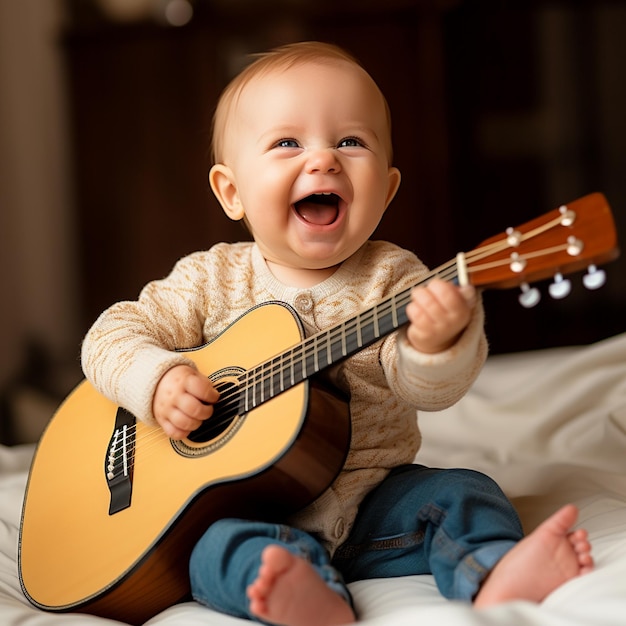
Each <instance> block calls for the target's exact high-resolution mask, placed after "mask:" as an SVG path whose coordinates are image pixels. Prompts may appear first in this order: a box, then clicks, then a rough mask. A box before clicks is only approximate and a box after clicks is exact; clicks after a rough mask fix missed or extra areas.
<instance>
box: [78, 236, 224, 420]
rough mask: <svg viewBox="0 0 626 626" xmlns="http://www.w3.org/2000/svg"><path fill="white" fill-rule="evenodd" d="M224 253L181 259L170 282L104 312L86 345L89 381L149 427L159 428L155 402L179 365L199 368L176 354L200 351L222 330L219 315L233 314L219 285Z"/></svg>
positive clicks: (84, 361) (84, 360)
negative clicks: (213, 329) (210, 332)
mask: <svg viewBox="0 0 626 626" xmlns="http://www.w3.org/2000/svg"><path fill="white" fill-rule="evenodd" d="M224 245H225V244H224ZM221 252H222V250H221V249H220V247H219V246H216V247H215V248H214V249H211V250H210V251H209V252H201V253H195V254H192V255H190V256H188V257H185V258H183V259H181V260H180V261H179V262H178V263H177V264H176V266H175V267H174V269H173V270H172V272H171V273H170V275H169V276H167V277H166V278H164V279H162V280H157V281H153V282H151V283H148V284H147V285H146V286H145V287H144V289H143V290H142V292H141V294H140V295H139V298H138V300H136V301H124V302H118V303H116V304H114V305H113V306H111V307H110V308H109V309H107V310H106V311H104V312H103V313H102V314H101V315H100V317H99V318H98V319H97V320H96V322H95V323H94V324H93V326H92V327H91V329H90V330H89V332H88V333H87V335H86V337H85V339H84V340H83V344H82V351H81V361H82V367H83V371H84V373H85V376H86V377H87V379H88V380H89V381H90V382H91V383H92V384H93V386H94V387H95V388H96V389H97V390H98V391H99V392H100V393H102V394H103V395H104V396H106V397H108V398H109V399H110V400H112V401H114V402H115V403H116V404H118V405H120V406H123V407H124V408H126V409H127V410H129V411H130V412H131V413H133V414H134V415H135V416H136V417H137V418H138V419H140V420H142V421H144V422H147V423H154V422H155V420H154V416H153V413H152V398H153V395H154V391H155V389H156V386H157V384H158V382H159V380H160V379H161V377H162V376H163V374H164V373H165V372H166V371H167V370H169V369H171V368H172V367H174V366H175V365H180V364H187V365H191V366H192V367H195V365H194V364H193V362H192V361H191V360H190V359H188V358H187V357H186V356H185V355H184V353H181V352H176V350H177V349H182V348H194V347H198V346H200V345H201V344H202V343H204V342H205V341H206V336H205V335H206V333H205V332H204V329H205V328H206V327H207V326H211V325H215V326H217V327H221V324H222V322H221V321H220V320H219V319H218V318H219V312H220V311H223V310H224V309H226V308H227V307H224V306H223V304H224V303H222V302H220V298H222V297H223V296H222V293H223V290H220V289H217V285H216V282H217V281H219V280H220V278H219V276H220V272H219V271H218V270H217V269H216V268H217V267H219V259H220V256H223V257H224V258H225V254H221ZM221 278H222V279H224V276H223V275H222V276H221ZM213 318H214V319H213Z"/></svg>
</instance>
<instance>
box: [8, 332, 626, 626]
mask: <svg viewBox="0 0 626 626" xmlns="http://www.w3.org/2000/svg"><path fill="white" fill-rule="evenodd" d="M420 424H421V428H422V432H423V435H424V445H423V448H422V450H421V451H420V453H419V455H418V458H417V460H418V462H421V463H424V464H427V465H431V466H439V467H453V466H458V467H470V468H475V469H478V470H481V471H484V472H485V473H487V474H489V475H491V476H492V477H494V478H495V479H496V480H497V481H498V482H499V483H500V485H501V486H502V487H503V488H504V489H505V491H506V492H507V493H508V494H509V495H510V496H511V497H512V498H513V501H514V503H515V505H516V506H517V508H518V510H519V512H520V515H521V516H522V520H523V523H524V526H525V528H526V530H531V529H532V528H533V527H534V526H536V524H537V523H538V522H539V521H541V520H542V519H543V518H545V517H546V516H547V515H548V514H549V513H551V512H552V511H554V510H555V509H556V508H557V507H558V506H560V505H561V504H563V503H565V502H569V501H573V502H575V503H576V504H577V505H578V506H579V508H580V511H581V517H580V521H581V524H583V525H584V526H585V527H586V528H587V529H588V530H589V533H590V537H591V540H592V545H593V554H594V558H595V560H596V569H595V571H594V572H593V573H591V574H588V575H586V576H582V577H579V578H577V579H574V580H572V581H570V582H569V583H567V584H566V585H564V586H562V587H561V588H560V589H558V590H557V591H555V592H554V593H553V594H551V595H550V596H549V597H548V598H547V599H546V600H545V601H544V602H543V603H542V604H541V605H536V604H532V603H529V602H512V603H507V604H504V605H500V606H498V607H493V608H489V609H485V610H481V611H477V610H474V609H472V608H471V607H469V606H466V605H463V604H460V603H456V602H450V601H448V600H445V599H443V598H442V597H441V596H440V595H439V593H438V592H437V590H436V588H435V585H434V582H433V580H432V577H430V576H412V577H406V578H397V579H388V580H369V581H361V582H357V583H354V584H352V585H351V590H352V592H353V594H354V598H355V601H356V605H357V608H358V612H359V618H360V623H361V624H364V625H367V626H409V625H411V626H414V625H415V624H445V625H446V626H477V625H480V626H591V625H593V626H596V625H597V626H623V625H624V624H626V334H623V335H619V336H617V337H613V338H611V339H608V340H606V341H603V342H600V343H598V344H595V345H592V346H587V347H569V348H559V349H550V350H543V351H536V352H529V353H521V354H515V355H501V356H494V357H490V359H489V360H488V363H487V365H486V366H485V369H484V370H483V372H482V373H481V376H480V377H479V379H478V381H477V382H476V384H475V385H474V387H473V388H472V390H471V391H470V392H469V394H468V395H467V396H466V397H465V398H464V399H463V400H462V401H461V402H459V403H458V404H457V405H456V406H454V407H452V408H450V409H448V410H446V411H442V412H440V413H422V414H421V415H420ZM32 452H33V448H32V446H23V447H17V448H3V447H0V624H2V625H4V626H18V625H19V626H21V625H23V624H28V625H29V626H72V625H75V624H85V625H90V624H93V625H94V626H96V625H104V624H119V622H113V621H111V620H105V619H102V618H97V617H92V616H87V615H79V614H53V613H45V612H42V611H39V610H37V609H36V608H34V607H32V606H30V605H29V604H28V602H27V601H26V600H25V598H24V596H23V595H22V593H21V590H20V586H19V582H18V576H17V566H16V555H17V540H18V527H19V519H20V513H21V501H22V497H23V493H24V487H25V484H26V478H27V468H28V465H29V463H30V458H31V456H32ZM249 623H250V622H246V621H244V620H239V619H235V618H232V617H228V616H224V615H219V614H217V613H214V612H212V611H209V610H207V609H205V608H203V607H201V606H199V605H197V604H195V603H193V602H189V603H185V604H181V605H178V606H174V607H171V608H170V609H168V610H166V611H163V612H162V613H160V614H159V615H157V616H156V617H154V618H152V619H151V620H149V621H148V622H147V624H149V625H150V626H157V625H158V626H166V625H172V626H174V625H176V626H182V625H185V626H194V625H196V624H197V625H200V624H202V625H205V626H206V625H208V626H236V625H243V624H249Z"/></svg>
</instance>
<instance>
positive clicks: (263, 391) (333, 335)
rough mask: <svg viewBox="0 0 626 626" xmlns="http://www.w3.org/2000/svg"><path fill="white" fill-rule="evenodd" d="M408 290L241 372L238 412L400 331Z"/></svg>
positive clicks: (403, 320)
mask: <svg viewBox="0 0 626 626" xmlns="http://www.w3.org/2000/svg"><path fill="white" fill-rule="evenodd" d="M431 277H432V276H430V275H429V277H428V278H431ZM411 289H412V287H411V288H408V289H405V290H404V291H401V292H399V293H396V294H394V295H393V296H390V297H389V298H387V299H385V300H383V301H381V302H380V303H378V304H377V305H376V306H374V307H373V308H371V309H367V310H366V311H363V312H361V313H359V314H358V315H356V316H354V317H352V318H350V319H349V320H346V321H345V322H342V323H340V324H337V325H336V326H333V327H331V328H329V329H327V330H324V331H321V332H319V333H316V334H315V335H312V336H311V337H309V338H307V339H306V340H304V341H302V342H301V343H299V344H297V345H296V346H294V347H293V348H290V349H289V350H286V351H285V352H282V353H281V354H279V355H277V356H276V357H274V358H273V359H271V360H269V361H266V362H264V363H261V364H260V365H258V366H256V367H254V368H252V369H250V370H248V371H246V372H244V373H243V374H242V375H241V377H240V385H239V386H240V389H241V390H242V391H243V393H242V395H241V398H240V400H241V405H240V409H241V410H242V411H243V412H245V413H247V412H248V411H250V410H252V409H254V408H255V407H256V406H258V405H260V404H262V403H263V402H266V401H267V400H270V399H271V398H273V397H275V396H276V395H278V394H279V393H282V392H283V391H286V390H287V389H289V388H291V387H293V386H294V385H297V384H299V383H301V382H303V381H304V380H306V379H308V378H311V377H312V376H313V375H315V374H317V373H318V372H320V371H322V370H323V369H325V368H327V367H329V366H331V365H334V364H335V363H338V362H339V361H341V360H343V359H345V358H347V357H349V356H351V355H353V354H356V353H357V352H359V351H360V350H362V349H364V348H367V347H368V346H370V345H372V344H373V343H375V342H376V341H378V340H379V339H381V338H382V337H385V336H386V335H388V334H390V333H391V332H393V331H394V330H397V329H398V328H400V327H401V326H402V325H404V324H405V323H406V322H407V321H408V318H407V316H406V305H407V304H408V303H409V301H410V297H411V295H410V294H411Z"/></svg>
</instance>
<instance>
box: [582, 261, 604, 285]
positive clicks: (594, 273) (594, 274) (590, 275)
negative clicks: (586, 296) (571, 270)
mask: <svg viewBox="0 0 626 626" xmlns="http://www.w3.org/2000/svg"><path fill="white" fill-rule="evenodd" d="M604 283H606V272H605V271H604V270H599V269H598V268H597V267H596V266H595V265H590V266H589V268H588V269H587V273H586V274H585V275H584V276H583V285H585V287H587V289H599V288H600V287H602V286H603V285H604Z"/></svg>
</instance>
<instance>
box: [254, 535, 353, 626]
mask: <svg viewBox="0 0 626 626" xmlns="http://www.w3.org/2000/svg"><path fill="white" fill-rule="evenodd" d="M261 561H262V563H261V567H260V568H259V575H258V577H257V579H256V580H255V581H254V582H253V583H252V584H251V585H250V586H249V587H248V598H249V599H250V611H251V612H252V613H253V614H254V615H255V616H256V617H258V618H260V619H262V620H265V621H267V622H270V623H272V624H277V625H281V626H338V625H339V624H352V623H353V622H354V621H355V617H354V613H353V612H352V609H351V608H350V605H349V604H348V603H347V602H346V601H345V600H344V598H342V597H341V596H340V595H339V594H338V593H335V592H334V591H333V590H332V589H330V588H329V587H328V586H327V585H326V583H325V582H324V581H323V580H322V579H321V578H320V576H319V575H318V574H317V572H316V571H315V570H314V569H313V567H312V566H311V564H310V563H308V562H307V561H305V560H304V559H301V558H299V557H297V556H295V555H294V554H292V553H291V552H289V551H288V550H285V549H284V548H282V547H281V546H274V545H272V546H268V547H267V548H265V550H263V553H262V555H261Z"/></svg>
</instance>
